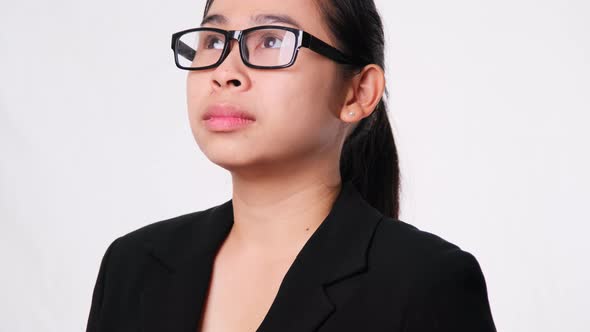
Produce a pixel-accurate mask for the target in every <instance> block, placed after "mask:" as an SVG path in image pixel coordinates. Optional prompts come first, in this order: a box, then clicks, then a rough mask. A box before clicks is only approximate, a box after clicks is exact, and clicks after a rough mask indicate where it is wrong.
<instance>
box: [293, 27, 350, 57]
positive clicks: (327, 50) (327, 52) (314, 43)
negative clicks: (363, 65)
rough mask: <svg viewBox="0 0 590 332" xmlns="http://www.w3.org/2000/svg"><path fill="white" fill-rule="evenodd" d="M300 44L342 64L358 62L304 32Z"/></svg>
mask: <svg viewBox="0 0 590 332" xmlns="http://www.w3.org/2000/svg"><path fill="white" fill-rule="evenodd" d="M301 46H303V47H307V48H309V49H310V50H312V51H315V52H317V53H319V54H321V55H323V56H326V57H328V58H330V59H332V60H334V61H336V62H338V63H343V64H355V63H360V61H359V60H358V59H353V58H351V57H349V56H347V55H345V54H344V53H342V52H340V51H339V50H338V49H336V48H334V47H333V46H331V45H329V44H326V43H324V42H323V41H322V40H321V39H319V38H316V37H314V36H312V35H310V34H308V33H306V32H303V40H302V42H301Z"/></svg>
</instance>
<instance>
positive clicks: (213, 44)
mask: <svg viewBox="0 0 590 332" xmlns="http://www.w3.org/2000/svg"><path fill="white" fill-rule="evenodd" d="M223 44H224V42H223V40H221V39H219V38H217V37H215V36H209V37H207V39H206V40H205V47H206V48H207V49H211V48H213V49H218V50H222V49H223Z"/></svg>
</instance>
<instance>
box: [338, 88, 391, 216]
mask: <svg viewBox="0 0 590 332" xmlns="http://www.w3.org/2000/svg"><path fill="white" fill-rule="evenodd" d="M340 174H341V177H342V181H343V182H344V181H347V180H352V183H353V184H354V186H355V187H356V189H357V190H358V191H359V192H360V193H361V195H362V196H363V198H364V199H365V200H366V201H367V202H368V203H369V204H370V205H371V206H373V207H374V208H376V209H377V210H379V211H380V212H381V213H382V214H383V215H385V216H388V217H392V218H394V219H398V218H399V210H400V207H399V192H400V172H399V162H398V155H397V149H396V146H395V141H394V138H393V132H392V130H391V126H390V123H389V119H388V116H387V106H386V103H385V101H384V100H383V99H382V100H381V101H380V102H379V104H378V105H377V107H376V108H375V110H374V111H373V113H372V114H371V115H370V116H368V117H366V118H364V119H362V120H361V121H360V123H359V125H358V126H357V127H356V128H355V130H354V131H353V132H352V133H351V134H350V135H349V136H348V138H347V139H346V140H345V141H344V146H343V147H342V155H341V157H340Z"/></svg>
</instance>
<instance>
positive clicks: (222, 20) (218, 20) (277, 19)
mask: <svg viewBox="0 0 590 332" xmlns="http://www.w3.org/2000/svg"><path fill="white" fill-rule="evenodd" d="M250 21H252V22H254V23H256V24H270V23H283V24H289V25H292V26H294V27H296V28H298V29H301V25H300V24H299V23H298V22H297V21H296V20H295V19H294V18H292V17H291V16H289V15H284V14H259V15H256V16H254V17H250ZM228 22H229V19H228V18H227V17H225V16H223V15H221V14H211V15H207V16H206V17H205V18H203V21H202V22H201V25H204V24H217V25H221V24H227V23H228Z"/></svg>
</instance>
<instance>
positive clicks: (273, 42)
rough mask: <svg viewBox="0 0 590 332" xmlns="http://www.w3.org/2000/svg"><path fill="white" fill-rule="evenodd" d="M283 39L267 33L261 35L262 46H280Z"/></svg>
mask: <svg viewBox="0 0 590 332" xmlns="http://www.w3.org/2000/svg"><path fill="white" fill-rule="evenodd" d="M282 43H283V41H282V40H281V39H280V38H278V37H277V36H271V35H267V36H264V37H262V48H280V47H281V44H282Z"/></svg>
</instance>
